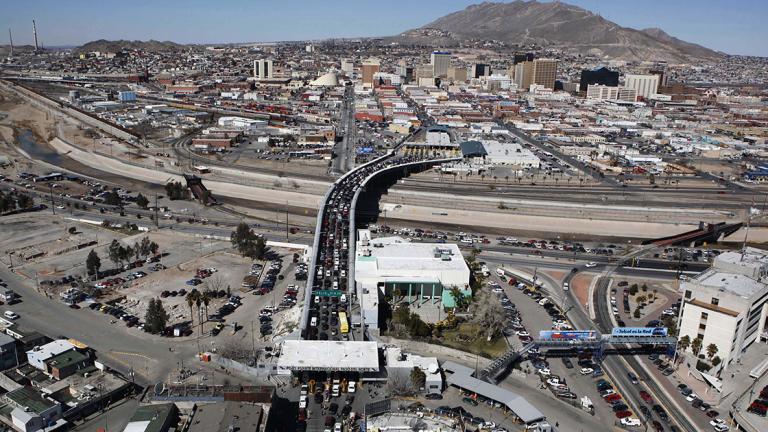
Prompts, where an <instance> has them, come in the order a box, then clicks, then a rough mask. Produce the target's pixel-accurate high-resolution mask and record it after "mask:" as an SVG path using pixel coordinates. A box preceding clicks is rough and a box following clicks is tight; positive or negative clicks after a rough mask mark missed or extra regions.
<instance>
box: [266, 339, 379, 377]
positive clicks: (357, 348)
mask: <svg viewBox="0 0 768 432" xmlns="http://www.w3.org/2000/svg"><path fill="white" fill-rule="evenodd" d="M277 366H278V367H279V368H282V369H288V370H290V371H293V372H300V371H343V372H378V371H379V349H378V344H377V343H376V342H360V341H311V340H286V341H285V342H283V345H282V348H281V351H280V359H279V360H278V361H277Z"/></svg>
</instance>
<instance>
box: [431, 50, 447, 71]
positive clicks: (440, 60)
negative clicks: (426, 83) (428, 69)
mask: <svg viewBox="0 0 768 432" xmlns="http://www.w3.org/2000/svg"><path fill="white" fill-rule="evenodd" d="M430 64H431V65H432V76H434V77H447V76H448V67H449V66H450V65H451V53H449V52H445V51H434V52H432V55H431V56H430Z"/></svg>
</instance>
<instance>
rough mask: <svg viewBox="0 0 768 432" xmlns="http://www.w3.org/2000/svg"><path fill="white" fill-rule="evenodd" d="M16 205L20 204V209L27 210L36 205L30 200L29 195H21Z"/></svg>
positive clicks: (17, 198)
mask: <svg viewBox="0 0 768 432" xmlns="http://www.w3.org/2000/svg"><path fill="white" fill-rule="evenodd" d="M16 204H18V206H19V208H21V209H24V210H27V209H28V208H30V207H32V206H33V205H34V204H35V203H34V201H32V198H30V196H29V195H27V194H19V195H18V196H16Z"/></svg>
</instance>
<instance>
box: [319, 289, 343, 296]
mask: <svg viewBox="0 0 768 432" xmlns="http://www.w3.org/2000/svg"><path fill="white" fill-rule="evenodd" d="M312 294H314V295H316V296H320V297H341V291H339V290H317V291H314V292H313V293H312Z"/></svg>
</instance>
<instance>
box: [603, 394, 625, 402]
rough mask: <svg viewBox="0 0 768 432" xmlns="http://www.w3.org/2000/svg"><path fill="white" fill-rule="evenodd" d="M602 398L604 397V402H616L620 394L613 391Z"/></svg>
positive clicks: (619, 398)
mask: <svg viewBox="0 0 768 432" xmlns="http://www.w3.org/2000/svg"><path fill="white" fill-rule="evenodd" d="M603 399H605V401H606V402H616V401H620V400H621V395H620V394H618V393H613V394H609V395H608V396H606V397H604V398H603Z"/></svg>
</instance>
